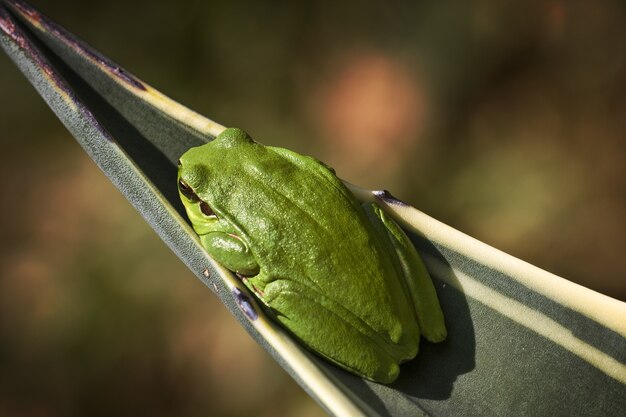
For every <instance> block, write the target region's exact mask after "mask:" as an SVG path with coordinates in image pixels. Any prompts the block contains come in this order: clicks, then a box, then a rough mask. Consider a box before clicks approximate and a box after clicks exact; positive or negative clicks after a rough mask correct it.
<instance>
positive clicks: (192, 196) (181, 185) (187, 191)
mask: <svg viewBox="0 0 626 417" xmlns="http://www.w3.org/2000/svg"><path fill="white" fill-rule="evenodd" d="M178 189H179V190H180V193H181V194H182V195H184V196H185V197H187V198H188V199H189V201H191V202H196V201H199V200H200V199H199V198H198V196H197V195H196V193H194V192H193V190H192V189H191V187H190V186H189V185H187V183H186V182H185V181H183V180H180V181H178Z"/></svg>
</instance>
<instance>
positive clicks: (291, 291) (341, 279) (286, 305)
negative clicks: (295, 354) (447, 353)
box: [178, 128, 446, 383]
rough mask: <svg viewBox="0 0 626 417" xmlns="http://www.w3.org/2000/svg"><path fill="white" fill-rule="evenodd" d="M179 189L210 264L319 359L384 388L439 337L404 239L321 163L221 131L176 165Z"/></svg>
mask: <svg viewBox="0 0 626 417" xmlns="http://www.w3.org/2000/svg"><path fill="white" fill-rule="evenodd" d="M178 189H179V193H180V198H181V200H182V202H183V204H184V206H185V209H186V211H187V215H188V216H189V219H190V220H191V223H192V225H193V228H194V230H195V232H196V233H197V234H198V236H199V238H200V241H201V243H202V246H203V247H204V248H205V249H206V250H207V252H208V253H209V255H210V256H211V257H213V258H214V259H215V260H217V261H218V262H219V263H220V264H222V265H223V266H225V267H226V268H228V269H229V270H231V271H233V272H235V273H236V274H237V275H238V276H239V277H240V278H241V279H242V280H243V282H244V283H245V285H246V287H247V288H248V289H249V290H250V291H251V292H252V293H253V294H255V296H256V297H257V298H258V299H259V300H260V301H261V303H262V305H263V306H264V308H265V309H266V310H267V312H268V313H269V314H270V316H271V317H273V319H275V320H277V321H278V322H280V323H281V324H282V325H283V326H284V327H286V328H287V329H288V330H289V332H291V333H292V334H293V335H294V336H295V337H296V338H297V339H299V340H300V341H301V342H302V343H303V344H304V345H305V346H306V347H308V348H309V349H310V350H312V351H314V352H315V353H317V354H319V355H321V356H322V357H325V358H326V359H328V360H330V361H331V362H333V363H335V364H337V365H339V366H340V367H343V368H344V369H346V370H348V371H350V372H352V373H354V374H357V375H360V376H362V377H365V378H368V379H370V380H373V381H377V382H382V383H390V382H392V381H394V380H395V379H396V378H397V376H398V374H399V364H400V363H402V362H405V361H408V360H410V359H412V358H413V357H415V355H416V354H417V351H418V345H419V340H420V334H422V335H423V336H424V337H425V338H426V339H427V340H429V341H432V342H439V341H442V340H444V339H445V338H446V327H445V324H444V318H443V313H442V311H441V308H440V306H439V301H438V299H437V294H436V292H435V289H434V286H433V283H432V281H431V279H430V276H429V275H428V272H427V270H426V268H425V267H424V264H423V263H422V261H421V259H420V257H419V255H418V253H417V252H416V250H415V248H414V247H413V245H412V244H411V242H410V240H409V238H408V237H407V236H406V234H405V233H404V232H403V231H402V229H401V228H400V227H399V226H398V225H397V224H396V223H395V222H394V221H393V220H392V219H391V218H390V217H389V216H388V215H387V214H386V213H385V212H384V211H383V210H382V209H381V208H380V207H379V206H378V205H376V204H374V203H369V204H361V203H360V202H359V201H357V199H356V198H355V197H354V196H353V194H352V193H351V192H350V191H349V190H348V189H347V188H346V187H345V186H344V184H343V183H342V182H341V180H339V178H338V177H337V176H336V175H335V172H334V170H333V169H332V168H329V167H328V166H326V165H324V164H323V163H321V162H320V161H318V160H316V159H314V158H312V157H308V156H303V155H300V154H297V153H295V152H292V151H289V150H287V149H283V148H277V147H270V146H263V145H261V144H259V143H257V142H255V141H253V140H252V139H251V138H250V136H248V134H246V133H245V132H244V131H243V130H240V129H236V128H229V129H226V130H224V131H223V133H221V134H220V135H219V136H217V138H216V139H215V140H213V141H212V142H210V143H207V144H205V145H202V146H199V147H196V148H192V149H190V150H188V151H187V152H186V153H185V154H184V155H182V157H181V158H180V161H179V168H178Z"/></svg>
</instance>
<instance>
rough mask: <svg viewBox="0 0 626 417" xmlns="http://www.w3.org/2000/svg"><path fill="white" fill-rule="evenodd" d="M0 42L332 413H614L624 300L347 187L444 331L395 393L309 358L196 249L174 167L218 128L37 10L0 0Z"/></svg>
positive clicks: (144, 210)
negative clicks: (403, 256)
mask: <svg viewBox="0 0 626 417" xmlns="http://www.w3.org/2000/svg"><path fill="white" fill-rule="evenodd" d="M3 4H4V6H0V43H1V45H2V47H3V48H4V50H5V51H6V53H7V54H8V55H9V56H10V57H11V58H12V59H13V61H14V62H15V63H16V65H17V66H18V67H19V69H20V70H21V71H22V72H23V73H24V75H25V76H26V77H27V78H28V79H29V81H30V82H31V83H32V84H33V86H34V87H35V88H36V89H37V91H38V92H39V94H40V95H41V96H42V97H43V98H44V100H45V101H46V102H47V103H48V104H49V106H50V107H51V108H52V110H53V111H54V112H55V113H56V115H57V116H58V117H59V119H60V120H61V121H62V122H63V123H64V124H65V126H66V127H67V128H68V129H69V131H70V132H71V133H72V134H73V135H74V137H75V138H76V139H77V141H78V142H79V143H80V144H81V145H82V146H83V148H84V149H85V151H86V152H87V153H88V154H89V155H90V156H91V157H92V158H93V160H94V161H95V162H96V164H97V165H98V166H99V167H100V168H101V169H102V170H103V171H104V172H105V174H106V175H107V176H108V177H109V178H110V179H111V181H112V182H113V183H114V184H115V185H116V186H117V187H118V188H119V189H120V191H121V192H122V193H123V194H124V195H125V196H126V197H127V198H128V200H129V201H130V202H131V203H132V204H133V206H134V207H135V208H137V210H138V211H139V212H140V213H141V214H142V215H143V217H144V218H145V219H146V221H147V222H148V223H149V224H150V225H151V226H152V227H153V228H154V229H155V231H156V232H157V233H158V234H159V235H160V236H161V238H162V239H163V240H164V241H165V242H166V243H167V244H168V246H169V247H170V248H171V249H172V250H173V251H174V252H175V253H176V254H177V255H178V256H179V257H180V258H181V259H182V260H183V262H185V264H186V265H187V266H188V267H189V268H190V269H191V270H192V271H193V272H194V273H195V274H196V276H197V277H198V278H199V279H200V280H202V281H203V282H204V283H205V284H206V285H207V286H208V287H209V288H210V289H212V290H213V291H214V292H215V293H216V294H217V295H218V297H219V298H220V299H221V301H222V302H223V303H224V304H225V305H226V307H227V308H228V309H229V310H230V311H231V312H232V313H233V314H234V315H235V317H236V318H237V319H238V320H239V322H240V323H241V324H242V325H243V326H244V327H245V328H246V330H247V331H248V332H249V333H250V334H251V335H252V337H253V338H254V339H255V340H256V341H257V342H258V343H259V344H261V345H262V346H263V347H264V348H265V349H267V350H268V351H269V352H270V354H271V355H272V356H273V357H274V358H275V359H276V360H277V361H278V362H279V363H280V364H281V365H282V366H283V367H284V368H285V369H286V370H287V372H289V373H290V374H291V375H292V376H293V378H294V379H295V380H296V381H297V382H298V383H299V384H301V385H302V386H303V387H304V388H305V390H307V392H309V394H310V395H312V396H313V397H314V398H315V399H316V400H317V401H318V402H319V403H320V404H321V405H322V406H323V407H324V408H325V409H326V410H327V411H329V412H330V413H331V414H334V415H382V416H400V415H402V416H404V415H483V416H488V415H507V416H508V415H588V416H590V415H621V414H622V413H623V410H624V409H626V365H625V363H626V303H623V302H620V301H618V300H615V299H612V298H610V297H606V296H604V295H602V294H599V293H596V292H594V291H591V290H589V289H586V288H584V287H581V286H579V285H577V284H574V283H571V282H569V281H567V280H564V279H562V278H559V277H556V276H554V275H552V274H550V273H548V272H545V271H543V270H541V269H539V268H536V267H534V266H532V265H529V264H527V263H525V262H523V261H520V260H518V259H515V258H513V257H511V256H509V255H506V254H504V253H502V252H500V251H498V250H496V249H494V248H491V247H489V246H487V245H485V244H484V243H482V242H479V241H477V240H475V239H472V238H471V237H468V236H466V235H464V234H462V233H460V232H458V231H456V230H454V229H452V228H450V227H449V226H446V225H444V224H442V223H440V222H438V221H436V220H434V219H432V218H431V217H429V216H427V215H425V214H424V213H421V212H420V211H418V210H416V209H415V208H413V207H410V206H408V205H406V204H404V203H402V202H401V201H399V200H397V199H395V198H393V197H392V196H391V195H390V194H389V193H386V192H382V191H369V190H364V189H360V188H358V187H355V186H352V185H350V187H351V189H352V190H353V192H354V193H355V194H356V195H357V196H358V197H359V198H361V199H362V200H369V201H377V202H378V203H379V204H381V205H382V206H384V207H385V208H386V209H387V210H388V211H389V212H390V213H392V215H394V217H396V219H397V220H399V221H400V222H401V224H402V225H403V226H404V227H405V228H406V230H407V231H408V232H409V234H410V236H411V238H412V239H413V241H414V243H415V245H416V247H417V248H418V249H419V251H420V252H421V254H422V255H423V257H424V260H425V263H426V265H427V267H428V269H429V270H430V271H431V273H432V275H433V277H434V280H435V285H436V287H437V291H438V294H439V296H440V299H441V303H442V307H443V309H444V311H445V313H446V317H447V323H448V330H449V336H448V340H447V341H446V342H444V343H443V344H439V345H430V344H428V343H423V344H422V346H421V352H420V354H419V355H418V357H417V358H416V360H414V361H412V362H410V363H408V364H406V365H403V369H402V371H401V375H400V378H399V379H398V381H396V382H395V383H394V384H391V385H389V386H386V385H381V384H376V383H372V382H369V381H365V380H363V379H360V378H357V377H355V376H353V375H350V374H348V373H346V372H344V371H342V370H340V369H338V368H336V367H334V366H332V365H329V364H327V363H326V362H324V361H322V360H320V359H318V358H317V357H315V356H314V355H311V354H309V353H308V352H307V351H305V350H303V349H302V348H301V347H300V346H299V345H298V344H297V343H295V342H294V341H293V340H292V339H291V338H290V337H289V336H288V335H287V334H286V333H285V332H284V331H283V330H282V329H281V328H280V327H277V326H275V325H274V324H273V322H271V321H269V320H268V319H267V318H266V317H265V316H264V314H263V312H262V311H261V310H260V309H259V306H258V305H257V304H256V302H255V300H254V298H253V297H252V296H250V295H249V294H248V292H247V290H246V289H245V288H244V287H243V286H242V285H241V283H240V282H239V281H238V280H237V279H236V278H234V277H233V276H232V275H231V274H230V273H229V272H228V271H226V270H224V269H223V268H221V267H220V266H219V265H217V264H216V263H214V262H213V261H212V260H211V259H210V258H209V257H208V256H207V255H206V253H205V252H204V251H203V249H202V248H201V246H200V244H199V242H198V239H197V237H196V235H195V234H194V233H193V230H192V229H191V227H190V226H189V224H188V223H187V221H186V220H185V217H184V216H183V208H182V204H181V203H180V202H179V201H178V197H177V192H176V184H175V181H173V180H172V179H173V178H174V179H175V178H176V162H177V160H178V158H179V156H180V155H181V154H182V153H183V152H184V151H185V150H187V149H188V148H189V147H191V146H197V145H199V144H202V143H204V142H206V141H208V140H211V139H212V138H213V137H214V136H215V135H217V134H219V132H220V131H221V130H222V129H223V127H222V126H220V125H219V124H217V123H215V122H212V121H211V120H209V119H207V118H205V117H203V116H201V115H198V114H196V113H194V112H192V111H191V110H189V109H187V108H185V107H183V106H182V105H180V104H178V103H176V102H174V101H172V100H170V99H169V98H167V97H166V96H164V95H162V94H161V93H159V92H158V91H156V90H155V89H153V88H151V87H150V86H148V85H146V84H145V83H144V82H142V81H140V80H139V79H138V78H136V77H135V76H133V75H132V74H129V73H128V72H126V71H125V70H123V69H122V68H120V67H119V66H117V65H115V64H113V63H112V62H111V61H109V60H108V59H107V58H105V57H104V56H102V55H101V54H99V53H98V52H96V51H94V50H93V49H91V48H90V47H89V46H87V45H86V44H84V43H83V42H81V41H80V40H78V39H77V38H75V37H74V36H72V35H70V34H69V33H68V32H67V31H65V30H64V29H62V28H61V27H59V26H58V25H56V24H55V23H54V22H52V21H51V20H49V19H48V18H46V17H45V16H43V15H41V14H40V13H39V12H38V11H36V10H34V9H33V8H32V7H31V6H29V5H27V4H25V3H22V2H19V1H14V0H5V1H4V2H3Z"/></svg>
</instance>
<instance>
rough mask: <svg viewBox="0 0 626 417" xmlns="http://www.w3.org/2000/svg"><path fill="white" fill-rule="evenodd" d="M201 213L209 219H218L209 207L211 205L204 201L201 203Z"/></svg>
mask: <svg viewBox="0 0 626 417" xmlns="http://www.w3.org/2000/svg"><path fill="white" fill-rule="evenodd" d="M200 211H201V212H202V214H204V215H205V216H207V217H215V218H217V216H216V215H215V213H214V212H213V210H211V207H209V205H208V204H207V203H206V202H204V201H203V202H202V203H200Z"/></svg>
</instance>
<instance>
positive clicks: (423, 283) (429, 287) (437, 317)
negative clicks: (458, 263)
mask: <svg viewBox="0 0 626 417" xmlns="http://www.w3.org/2000/svg"><path fill="white" fill-rule="evenodd" d="M363 209H364V210H365V213H366V214H367V217H368V218H369V220H370V222H371V223H372V224H373V226H374V228H375V230H376V233H377V234H378V235H379V236H380V238H381V239H382V240H383V241H384V242H385V245H386V246H388V247H389V249H390V250H391V252H392V254H394V253H395V255H397V260H398V261H399V262H397V264H398V265H397V266H398V268H397V269H399V271H398V273H399V274H400V276H401V279H404V280H405V282H406V285H405V288H406V289H407V291H408V293H409V295H410V297H411V300H412V301H413V306H414V308H415V313H416V316H417V321H418V324H419V326H420V330H421V332H422V334H423V336H424V337H425V338H426V339H427V340H428V341H430V342H441V341H442V340H444V339H445V338H446V336H447V331H446V325H445V322H444V318H443V312H442V311H441V306H440V305H439V299H438V298H437V293H436V292H435V287H434V285H433V282H432V279H431V278H430V275H429V273H428V271H427V270H426V267H425V266H424V262H423V261H422V259H421V257H420V256H419V254H418V253H417V250H416V249H415V247H414V246H413V243H411V240H410V239H409V237H408V236H407V235H406V233H404V231H403V230H402V229H401V228H400V226H399V225H398V224H397V223H396V222H395V221H394V220H393V219H392V218H391V217H389V215H387V213H385V211H384V210H383V209H381V208H380V206H378V205H377V204H376V203H364V204H363Z"/></svg>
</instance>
